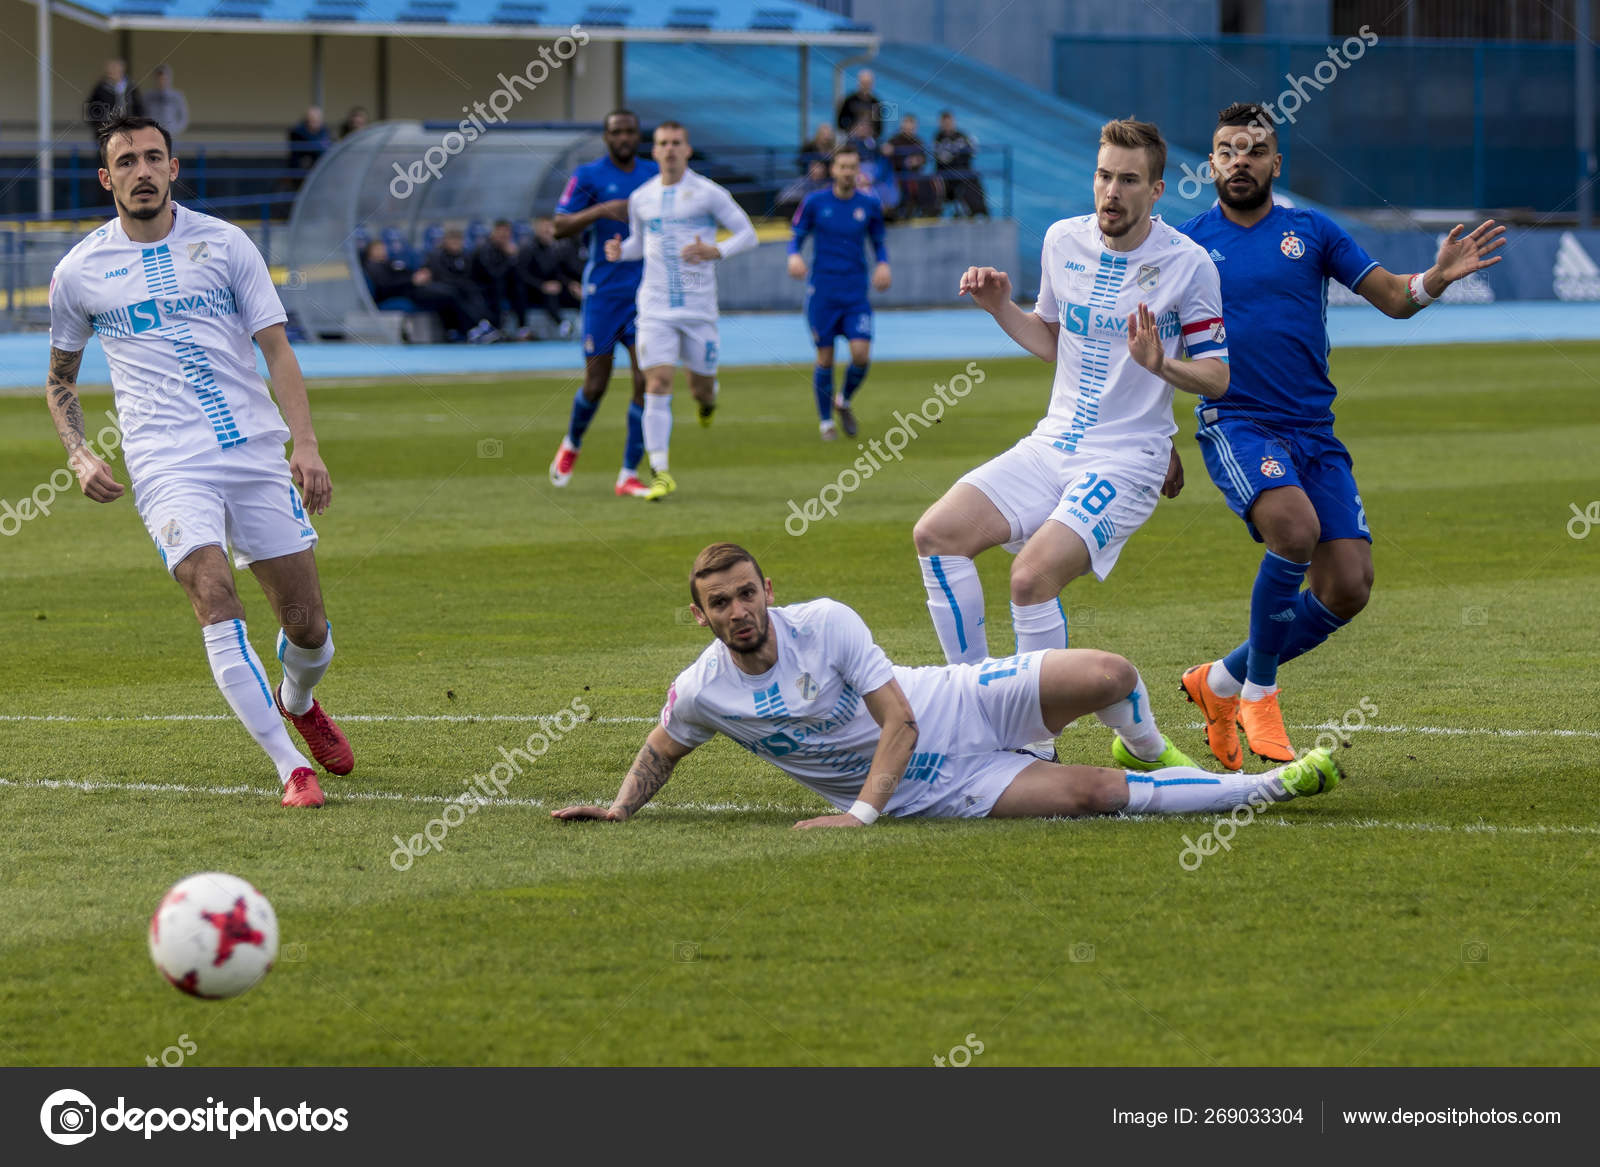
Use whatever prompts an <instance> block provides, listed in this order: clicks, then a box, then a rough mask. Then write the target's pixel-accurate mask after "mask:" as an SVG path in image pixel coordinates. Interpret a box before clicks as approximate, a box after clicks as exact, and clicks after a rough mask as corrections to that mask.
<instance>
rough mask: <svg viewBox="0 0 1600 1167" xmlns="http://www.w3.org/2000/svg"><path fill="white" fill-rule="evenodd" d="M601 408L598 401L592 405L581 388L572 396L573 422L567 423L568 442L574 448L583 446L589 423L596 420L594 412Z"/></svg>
mask: <svg viewBox="0 0 1600 1167" xmlns="http://www.w3.org/2000/svg"><path fill="white" fill-rule="evenodd" d="M599 408H600V403H599V402H598V401H596V402H594V403H593V404H590V402H589V399H588V398H587V397H585V396H584V395H583V390H582V389H581V388H580V389H579V390H578V391H577V392H576V393H574V394H573V395H572V420H571V421H569V422H567V441H569V442H571V443H572V444H573V445H574V446H581V445H583V435H584V434H585V433H586V432H588V429H589V423H590V422H591V421H593V420H594V411H595V410H597V409H599Z"/></svg>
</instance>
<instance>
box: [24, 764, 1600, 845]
mask: <svg viewBox="0 0 1600 1167" xmlns="http://www.w3.org/2000/svg"><path fill="white" fill-rule="evenodd" d="M3 786H10V787H16V788H18V789H36V790H77V791H82V792H84V793H86V794H87V793H93V792H95V791H100V790H126V791H132V792H135V793H143V794H204V795H213V796H222V797H234V796H237V795H241V794H247V795H253V796H255V797H258V798H273V799H276V798H279V797H281V796H282V793H283V789H282V787H276V786H274V787H266V786H185V785H182V784H181V783H177V782H102V781H99V780H96V779H70V780H69V779H59V778H30V779H24V780H21V781H17V780H15V779H11V778H0V787H3ZM326 793H328V794H329V795H330V796H331V801H333V802H403V803H414V804H418V805H424V806H439V805H443V804H445V803H450V802H456V801H458V800H459V799H461V798H462V797H463V796H464V797H466V798H467V799H469V800H474V801H476V802H477V804H478V805H479V806H485V807H495V806H514V807H530V808H532V809H535V810H543V809H545V808H547V807H549V806H550V805H551V804H550V803H548V802H546V801H545V800H543V799H540V798H506V797H503V796H501V797H491V798H484V797H483V796H481V795H479V794H478V793H476V792H475V791H470V790H468V791H463V794H462V795H461V796H456V795H452V796H449V797H447V796H445V795H441V794H403V793H401V792H399V791H397V790H349V789H347V788H346V784H344V783H342V782H337V781H335V782H331V783H330V784H329V788H328V791H326ZM464 805H469V806H470V802H468V803H465V804H464ZM651 809H652V810H653V811H654V812H656V813H661V814H672V813H674V812H682V811H690V812H701V813H703V812H707V811H711V812H716V813H722V812H734V813H739V814H754V813H757V812H760V811H782V812H783V813H785V814H793V815H803V814H812V813H814V812H815V811H816V807H815V806H785V805H783V804H782V803H776V802H766V803H744V802H679V803H659V804H652V805H651ZM1168 817H1177V816H1166V815H1128V816H1125V817H1122V818H1120V819H1119V818H1118V817H1116V816H1111V817H1106V818H1091V819H1084V820H1082V825H1085V826H1088V825H1092V824H1095V823H1107V822H1117V821H1122V822H1148V821H1155V820H1159V819H1162V818H1168ZM1181 817H1184V818H1212V817H1215V816H1212V815H1185V816H1181ZM1255 824H1264V825H1266V826H1273V827H1291V828H1295V829H1307V830H1331V831H1422V832H1436V833H1440V834H1459V835H1600V826H1566V825H1555V826H1550V825H1546V824H1520V825H1514V826H1497V825H1495V824H1493V823H1459V824H1457V823H1427V822H1412V823H1408V822H1396V821H1392V820H1385V819H1347V820H1344V821H1341V822H1324V821H1321V820H1318V821H1313V822H1297V821H1294V820H1291V819H1287V818H1283V817H1281V816H1279V817H1277V818H1257V819H1256V820H1255ZM1253 825H1254V824H1253Z"/></svg>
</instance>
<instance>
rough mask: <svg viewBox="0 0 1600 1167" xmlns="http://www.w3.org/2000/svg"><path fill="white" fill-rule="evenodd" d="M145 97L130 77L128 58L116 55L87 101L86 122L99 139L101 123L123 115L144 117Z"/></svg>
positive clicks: (85, 108)
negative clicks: (140, 94) (123, 58)
mask: <svg viewBox="0 0 1600 1167" xmlns="http://www.w3.org/2000/svg"><path fill="white" fill-rule="evenodd" d="M144 116H145V112H144V99H143V98H141V97H140V96H139V90H138V89H137V88H136V87H135V86H134V84H133V82H132V81H129V80H128V62H126V61H124V60H122V59H121V58H120V57H112V58H111V59H110V60H109V61H107V62H106V69H105V73H104V74H103V75H102V76H101V78H100V80H99V81H98V82H96V83H95V87H94V89H93V90H92V91H90V93H89V100H88V101H86V102H84V103H83V122H84V125H86V126H88V127H89V133H90V134H92V135H93V136H94V137H95V140H96V141H98V140H99V137H100V127H101V126H104V125H109V124H110V123H111V122H112V121H114V120H115V119H117V118H119V117H136V118H137V117H144Z"/></svg>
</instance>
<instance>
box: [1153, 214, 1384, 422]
mask: <svg viewBox="0 0 1600 1167" xmlns="http://www.w3.org/2000/svg"><path fill="white" fill-rule="evenodd" d="M1178 230H1180V231H1182V232H1183V233H1184V234H1185V235H1187V236H1188V237H1189V238H1190V239H1193V240H1194V241H1195V242H1196V243H1198V244H1200V246H1201V247H1204V248H1205V249H1206V250H1207V251H1208V252H1209V253H1210V255H1211V261H1212V262H1213V263H1215V264H1216V265H1217V273H1218V275H1220V276H1221V277H1222V312H1223V315H1224V316H1225V317H1226V318H1227V321H1228V349H1229V352H1230V353H1231V354H1232V360H1231V362H1230V364H1229V377H1228V393H1227V396H1226V397H1223V398H1221V399H1219V400H1215V401H1213V400H1211V399H1210V398H1201V403H1200V405H1199V406H1198V407H1197V412H1198V410H1199V409H1207V410H1210V409H1215V410H1216V411H1217V415H1218V416H1220V417H1228V416H1238V417H1245V416H1248V417H1252V418H1255V419H1257V420H1260V421H1265V422H1269V423H1270V422H1278V423H1282V424H1288V425H1318V424H1325V423H1327V422H1329V421H1331V420H1332V419H1333V397H1334V392H1335V390H1334V387H1333V382H1332V381H1331V380H1329V379H1328V348H1329V345H1328V280H1329V279H1335V280H1338V281H1339V282H1340V283H1341V284H1343V285H1344V286H1345V287H1347V288H1349V289H1350V290H1351V291H1352V292H1353V291H1355V290H1356V286H1357V285H1358V284H1360V283H1361V281H1362V280H1363V279H1365V278H1366V277H1367V274H1368V273H1369V272H1371V271H1372V269H1373V268H1375V267H1377V266H1378V265H1377V263H1376V262H1375V261H1374V260H1373V258H1372V257H1371V256H1370V255H1368V254H1367V253H1366V252H1365V251H1363V250H1362V249H1361V245H1360V244H1358V243H1357V242H1356V241H1355V240H1354V239H1352V238H1350V236H1349V235H1348V234H1347V233H1346V232H1345V230H1344V228H1342V227H1340V226H1339V225H1338V224H1337V223H1335V222H1334V221H1333V220H1332V219H1330V218H1328V217H1327V216H1326V215H1324V214H1322V213H1320V212H1318V211H1313V210H1308V209H1303V208H1299V207H1283V206H1275V207H1273V208H1272V210H1271V212H1269V213H1268V215H1267V217H1266V218H1264V219H1262V220H1261V221H1260V222H1259V223H1257V224H1256V225H1255V226H1253V227H1241V226H1239V225H1238V224H1237V223H1234V222H1232V221H1231V220H1229V219H1228V218H1227V216H1225V215H1224V214H1223V213H1222V207H1221V206H1220V205H1219V206H1215V207H1212V208H1211V209H1210V210H1209V211H1206V212H1205V213H1204V214H1201V215H1196V216H1195V217H1194V218H1192V219H1190V220H1189V221H1188V222H1187V223H1185V224H1184V225H1183V226H1182V227H1179V228H1178Z"/></svg>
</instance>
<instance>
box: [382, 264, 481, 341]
mask: <svg viewBox="0 0 1600 1167" xmlns="http://www.w3.org/2000/svg"><path fill="white" fill-rule="evenodd" d="M361 260H362V263H361V268H362V272H363V274H364V275H365V276H366V277H367V287H368V288H369V289H370V290H371V292H372V301H373V303H374V304H376V305H377V306H378V307H379V308H380V309H398V308H403V307H404V306H405V303H406V301H409V302H410V303H411V305H412V306H413V307H415V308H417V309H418V310H420V311H423V312H432V313H433V314H434V315H436V316H438V318H439V323H440V325H442V326H443V328H444V335H445V339H446V340H460V339H462V338H465V339H467V340H469V341H472V342H473V343H484V342H487V341H491V340H497V339H499V334H498V333H497V332H496V331H495V327H494V325H492V324H490V323H489V322H488V321H487V320H479V321H478V322H477V323H476V324H474V323H473V322H472V317H471V315H470V314H469V313H468V312H467V310H466V306H465V305H464V304H462V302H461V298H460V297H459V296H458V295H456V294H455V292H454V291H452V290H451V289H450V288H448V287H446V286H444V285H442V284H435V283H434V282H433V277H432V275H431V274H430V273H429V271H428V269H427V268H425V267H424V268H418V269H417V270H416V271H412V270H411V269H410V268H408V267H406V265H405V263H404V262H402V261H401V260H399V259H390V258H389V249H388V248H387V247H385V246H384V245H383V241H382V240H379V239H374V240H373V241H372V242H370V243H368V244H367V246H366V249H365V250H364V251H362V253H361Z"/></svg>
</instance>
